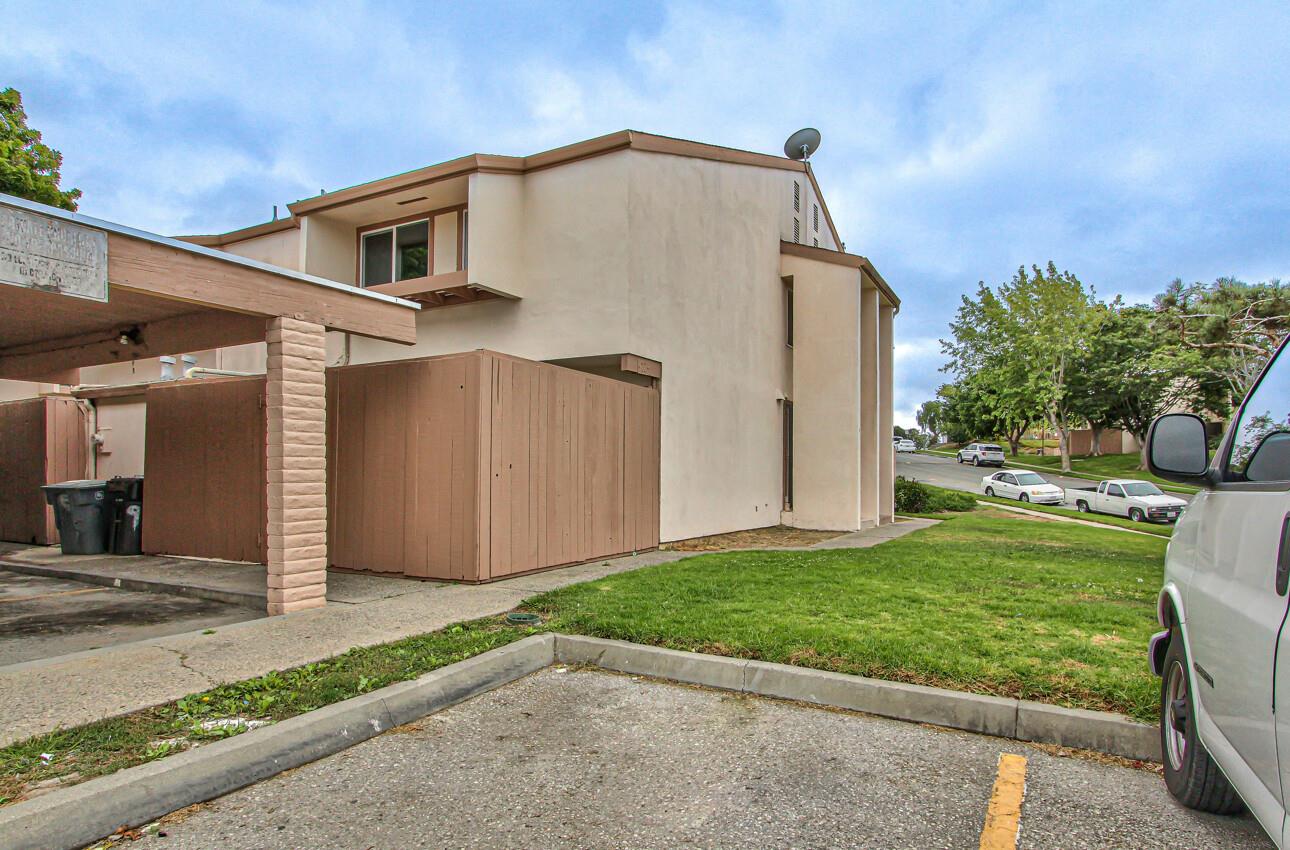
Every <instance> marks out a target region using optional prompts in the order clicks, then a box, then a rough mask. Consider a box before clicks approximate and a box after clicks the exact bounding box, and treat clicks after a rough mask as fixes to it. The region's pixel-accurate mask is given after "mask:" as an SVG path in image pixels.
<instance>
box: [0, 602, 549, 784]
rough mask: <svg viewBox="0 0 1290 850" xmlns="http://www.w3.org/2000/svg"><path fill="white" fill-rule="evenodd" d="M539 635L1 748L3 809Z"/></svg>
mask: <svg viewBox="0 0 1290 850" xmlns="http://www.w3.org/2000/svg"><path fill="white" fill-rule="evenodd" d="M537 631H538V630H536V629H531V628H517V627H514V626H508V625H506V623H505V620H504V618H501V617H491V618H487V619H483V620H475V621H472V622H468V623H460V624H457V625H454V626H449V627H448V628H446V629H443V630H441V631H437V632H429V633H427V634H423V635H417V636H415V637H410V638H404V639H402V640H397V641H393V642H391V643H385V644H380V645H378V646H369V647H359V648H355V649H351V650H349V651H348V652H345V653H343V654H341V655H338V656H336V657H334V658H329V659H327V660H325V661H318V662H315V663H312V664H305V665H303V666H301V667H294V668H292V669H290V670H282V671H276V672H273V673H268V674H265V675H264V676H260V677H258V678H255V679H248V680H246V681H243V682H236V683H233V684H229V685H222V686H220V687H217V688H211V689H210V690H207V691H201V692H200V693H196V694H191V695H189V696H186V697H183V698H182V699H178V700H175V701H173V702H168V703H166V704H164V705H160V706H157V707H155V708H149V709H145V710H143V711H137V712H134V713H131V714H127V715H123V716H121V717H113V718H109V719H107V720H100V721H97V722H94V723H88V724H85V725H83V726H77V727H75V728H72V729H66V730H59V731H56V732H50V733H47V734H44V735H38V736H36V737H34V738H28V739H27V740H24V741H19V742H17V743H14V744H10V745H9V746H7V747H4V748H0V805H4V804H6V803H10V802H14V801H15V800H18V799H20V798H21V797H22V796H23V795H24V794H25V793H26V792H27V791H28V790H30V789H31V788H33V787H36V786H38V785H40V784H41V783H48V784H52V781H53V780H58V784H59V785H60V786H63V785H72V784H75V783H77V782H83V781H85V780H87V779H92V778H94V777H96V776H102V775H104V774H108V773H113V772H115V771H118V770H121V769H123V768H127V767H133V766H135V765H138V764H143V763H145V762H149V761H153V760H154V759H158V758H162V757H164V756H167V755H171V754H172V753H177V752H181V751H183V750H186V749H189V748H191V747H193V746H196V745H198V744H201V743H203V742H206V741H212V740H217V739H219V738H227V737H230V736H232V735H237V734H240V733H242V732H245V731H247V730H248V729H250V728H254V727H255V726H257V725H262V724H263V723H266V722H269V723H272V722H276V721H280V720H285V719H287V718H289V717H294V716H296V715H298V714H303V713H305V712H307V711H312V710H314V709H316V708H322V707H323V706H326V705H331V704H332V703H336V702H340V701H341V700H345V699H349V698H350V697H354V696H358V695H359V694H364V693H367V692H368V691H372V690H376V689H377V688H382V687H385V686H386V685H391V684H394V683H395V682H404V681H408V680H410V679H415V678H417V677H418V676H421V675H423V674H425V673H429V672H430V671H432V670H437V669H439V668H440V667H445V666H447V665H449V664H454V663H456V662H458V661H463V660H465V659H467V658H471V657H473V656H475V655H479V654H480V653H482V652H487V651H488V650H490V649H496V648H497V647H499V646H504V645H506V644H508V643H511V642H512V641H515V640H519V639H520V638H522V637H526V636H528V635H530V634H536V633H537Z"/></svg>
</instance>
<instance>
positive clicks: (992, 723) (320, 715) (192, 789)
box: [0, 633, 1160, 850]
mask: <svg viewBox="0 0 1290 850" xmlns="http://www.w3.org/2000/svg"><path fill="white" fill-rule="evenodd" d="M555 662H560V663H564V664H586V665H591V666H595V667H599V668H602V669H605V670H612V671H615V672H619V673H632V674H636V675H642V676H650V677H655V678H659V679H669V680H672V681H677V682H685V683H688V684H694V685H702V686H705V687H710V688H719V689H722V690H728V691H736V692H740V693H747V694H753V695H756V696H763V697H774V698H779V699H789V700H796V701H799V702H806V703H811V704H814V705H820V706H828V707H833V708H843V709H848V710H851V711H861V712H864V713H866V714H873V715H877V716H880V717H889V718H892V719H896V720H905V721H911V722H915V723H930V724H934V725H937V726H945V727H948V728H951V729H962V730H965V731H969V732H979V733H984V734H987V735H995V736H998V737H1002V738H1015V739H1017V740H1022V741H1032V742H1036V743H1044V744H1056V745H1059V746H1064V747H1075V748H1079V749H1088V750H1095V751H1098V752H1103V753H1109V754H1111V755H1117V756H1123V757H1125V758H1132V759H1142V760H1145V761H1159V760H1160V741H1159V737H1158V736H1157V734H1156V729H1155V727H1152V726H1148V725H1146V724H1142V723H1137V722H1134V721H1132V720H1130V719H1128V718H1127V717H1121V716H1119V715H1114V714H1108V713H1103V712H1096V711H1080V710H1077V709H1068V708H1059V707H1057V706H1051V705H1044V704H1042V703H1035V702H1028V701H1025V700H1016V699H1004V698H1000V697H991V696H981V695H977V694H968V693H962V692H960V691H951V690H944V689H941V688H929V687H924V686H922V685H907V684H902V683H899V682H885V681H882V680H879V679H867V678H864V677H861V676H848V675H845V674H842V673H830V672H827V671H823V670H812V669H809V668H805V667H794V666H791V665H787V664H771V663H767V662H763V661H748V660H746V659H741V658H727V657H725V656H719V655H705V654H702V653H697V652H681V651H678V650H674V649H664V648H662V647H656V646H645V645H641V644H635V643H628V642H626V641H619V640H607V639H604V638H591V637H582V636H580V635H563V634H551V633H548V634H541V635H533V636H530V637H527V638H524V639H522V640H519V641H516V642H515V643H512V644H508V645H506V646H503V647H499V648H497V649H494V650H491V651H489V652H485V653H483V654H481V655H477V656H475V657H474V658H469V659H466V660H465V661H460V662H458V663H456V664H451V665H449V666H447V667H443V668H440V669H439V670H435V671H433V672H431V673H427V674H426V675H424V676H422V677H420V678H419V679H414V680H413V681H410V682H401V683H399V684H395V685H390V686H389V687H386V688H382V689H380V690H379V691H373V692H372V693H369V694H363V695H362V696H358V697H353V698H352V699H347V700H344V701H343V702H338V703H335V704H334V705H330V706H326V707H324V708H320V709H317V710H315V711H310V712H307V713H305V714H301V715H298V716H296V717H293V718H291V719H289V720H284V721H282V722H281V723H276V724H274V725H272V726H265V727H263V728H260V729H256V730H253V731H251V732H246V733H243V734H241V735H237V736H235V737H232V738H226V739H224V740H222V741H217V742H215V743H212V744H205V745H203V746H201V747H199V748H196V749H192V750H188V751H186V752H182V753H179V754H177V755H173V756H168V757H166V758H163V759H159V760H158V761H155V762H151V763H149V764H144V765H139V766H138V767H132V768H127V769H126V770H122V771H118V772H117V773H113V774H110V775H108V776H103V777H100V778H98V779H92V780H90V781H88V782H84V783H82V784H80V785H73V786H71V787H69V788H66V789H63V790H60V791H54V792H52V793H50V794H46V795H44V796H42V797H37V798H35V799H33V800H27V801H25V802H22V803H15V804H13V805H11V806H6V807H3V808H0V836H4V847H5V848H6V850H75V848H79V847H84V846H86V845H88V844H90V843H91V842H94V841H97V840H99V839H101V838H103V837H104V836H107V835H111V834H112V833H113V832H114V831H116V830H117V829H119V828H121V827H123V826H139V825H142V824H146V823H148V822H149V821H152V820H155V819H156V818H159V817H161V816H162V815H166V814H169V813H170V812H173V811H176V810H177V809H182V808H184V807H185V806H191V805H193V804H195V803H201V802H204V801H206V800H211V799H214V798H215V797H219V796H222V795H224V794H227V793H229V792H231V791H235V790H237V789H238V788H243V787H246V786H247V785H252V784H254V783H256V782H260V781H262V780H264V779H268V778H269V777H271V776H275V775H277V774H279V773H282V772H283V771H285V770H290V769H291V768H295V767H299V766H301V765H304V764H308V763H309V762H312V761H317V760H318V759H321V758H324V757H326V756H329V755H332V754H334V753H337V752H340V751H341V750H344V749H347V748H348V747H352V746H354V745H355V744H358V743H361V742H363V741H366V740H368V739H369V738H373V737H375V736H377V735H379V734H381V733H383V732H386V731H388V730H389V729H392V728H394V727H395V726H399V725H402V724H404V723H408V722H411V721H413V720H417V719H419V718H422V717H425V716H427V715H429V714H433V713H435V712H437V711H440V710H442V709H445V708H448V707H450V706H453V705H456V704H457V703H459V702H463V701H464V700H467V699H470V698H471V697H474V696H478V695H479V694H482V693H484V692H486V691H490V690H492V689H494V688H497V687H500V686H502V685H505V684H509V683H510V682H513V681H515V680H516V679H519V678H521V677H523V676H527V675H528V674H530V673H534V672H537V671H538V670H541V669H542V668H544V667H547V666H549V665H551V664H553V663H555Z"/></svg>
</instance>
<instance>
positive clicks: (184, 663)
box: [153, 644, 219, 688]
mask: <svg viewBox="0 0 1290 850" xmlns="http://www.w3.org/2000/svg"><path fill="white" fill-rule="evenodd" d="M153 646H155V647H156V648H157V649H161V650H164V651H166V652H173V653H174V654H175V655H176V656H177V657H178V658H179V666H180V667H183V668H184V669H185V670H187V671H188V672H190V673H195V674H196V675H197V676H198V677H199V678H200V679H202V680H203V681H204V682H206V684H207V685H209V686H210V687H212V688H213V687H216V686H217V685H218V684H219V683H218V682H216V681H215V680H214V679H212V678H211V677H210V676H209V675H208V674H207V673H205V672H204V671H202V670H198V669H197V668H196V667H190V666H188V653H186V652H183V651H182V650H178V649H175V648H174V647H170V646H161V645H160V644H153Z"/></svg>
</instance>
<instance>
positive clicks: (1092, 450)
mask: <svg viewBox="0 0 1290 850" xmlns="http://www.w3.org/2000/svg"><path fill="white" fill-rule="evenodd" d="M1089 427H1090V430H1091V431H1092V432H1093V441H1092V445H1091V446H1089V454H1090V455H1092V456H1093V457H1101V456H1102V431H1103V430H1105V429H1104V428H1103V427H1102V426H1101V425H1091V426H1089Z"/></svg>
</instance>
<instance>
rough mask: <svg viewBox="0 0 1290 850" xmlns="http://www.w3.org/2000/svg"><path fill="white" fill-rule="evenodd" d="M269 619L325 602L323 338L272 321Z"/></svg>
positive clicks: (312, 327) (294, 324)
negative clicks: (271, 615)
mask: <svg viewBox="0 0 1290 850" xmlns="http://www.w3.org/2000/svg"><path fill="white" fill-rule="evenodd" d="M265 341H266V342H267V343H268V347H269V360H268V398H267V402H268V403H267V407H268V410H267V414H268V415H267V419H268V429H269V433H268V453H267V454H268V482H269V484H268V486H269V492H268V505H269V529H268V531H269V537H268V542H269V546H268V551H269V588H268V590H269V614H286V613H289V612H291V611H300V610H303V609H305V608H318V607H321V606H322V605H325V604H326V603H327V598H326V597H327V431H326V428H327V395H326V384H325V382H324V366H325V362H326V361H325V354H324V344H325V331H324V329H323V327H322V325H316V324H313V323H312V322H302V321H299V320H297V319H288V318H277V319H271V320H270V321H269V328H268V333H267V334H266V336H265Z"/></svg>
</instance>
